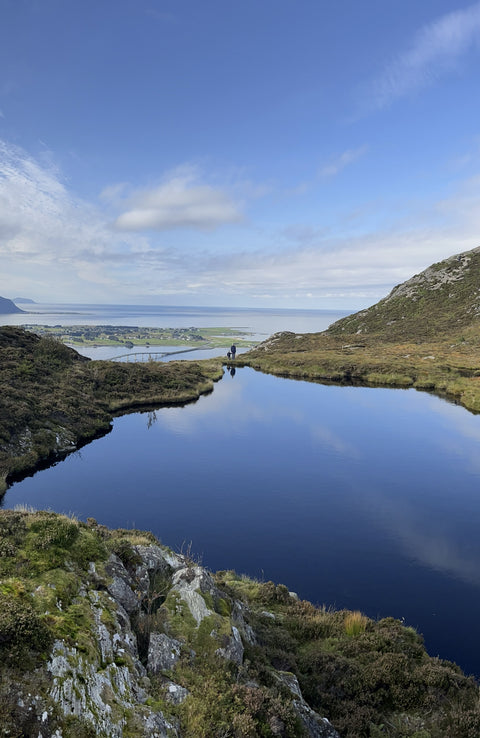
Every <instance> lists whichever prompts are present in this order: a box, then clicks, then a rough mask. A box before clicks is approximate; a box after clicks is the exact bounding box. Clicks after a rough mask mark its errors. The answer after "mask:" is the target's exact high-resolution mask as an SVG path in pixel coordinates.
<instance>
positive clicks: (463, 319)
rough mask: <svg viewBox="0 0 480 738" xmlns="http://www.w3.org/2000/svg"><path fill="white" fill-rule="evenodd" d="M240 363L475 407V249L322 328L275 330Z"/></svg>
mask: <svg viewBox="0 0 480 738" xmlns="http://www.w3.org/2000/svg"><path fill="white" fill-rule="evenodd" d="M237 364H241V365H243V366H252V367H254V368H255V369H259V370H261V371H264V372H269V373H271V374H278V375H282V376H288V377H295V378H301V379H310V380H314V381H320V382H339V383H350V384H351V383H354V384H355V383H356V384H363V385H369V386H375V385H378V386H391V387H415V388H416V389H421V390H428V391H431V392H435V393H437V394H439V395H441V396H443V397H448V398H450V399H452V400H454V401H455V402H458V403H460V404H462V405H463V406H464V407H466V408H467V409H469V410H471V411H473V412H480V248H479V249H474V250H473V251H468V252H466V253H463V254H459V255H457V256H452V257H451V258H450V259H446V260H445V261H442V262H439V263H438V264H434V265H433V266H431V267H429V268H428V269H426V270H425V271H424V272H422V273H421V274H418V275H416V276H414V277H412V279H410V280H408V281H407V282H404V283H403V284H401V285H399V286H398V287H395V288H394V289H393V290H392V292H391V293H390V294H389V295H388V296H387V297H386V298H384V299H383V300H380V302H378V303H377V304H376V305H373V306H372V307H371V308H368V310H361V311H360V312H358V313H355V314H354V315H349V316H347V317H346V318H342V319H341V320H339V321H337V322H336V323H334V324H333V325H332V326H330V328H328V329H327V330H326V331H324V332H322V333H309V334H300V335H296V334H294V333H289V332H285V333H278V334H276V335H274V336H272V337H271V338H269V339H268V340H267V341H264V342H263V343H262V344H260V345H259V346H257V347H256V348H255V349H254V350H253V351H249V352H248V353H246V354H242V355H241V356H240V357H238V358H237Z"/></svg>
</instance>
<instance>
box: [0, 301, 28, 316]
mask: <svg viewBox="0 0 480 738" xmlns="http://www.w3.org/2000/svg"><path fill="white" fill-rule="evenodd" d="M23 312H25V311H24V310H20V308H19V307H17V306H16V305H15V303H13V302H12V301H11V300H7V298H6V297H0V314H1V315H8V314H9V313H23Z"/></svg>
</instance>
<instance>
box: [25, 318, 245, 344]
mask: <svg viewBox="0 0 480 738" xmlns="http://www.w3.org/2000/svg"><path fill="white" fill-rule="evenodd" d="M23 327H24V328H25V329H26V330H29V331H32V332H33V333H36V334H37V335H38V336H50V337H53V338H58V340H59V341H62V343H66V344H69V345H72V346H95V347H96V346H125V348H126V349H131V348H134V347H135V346H190V347H198V348H216V347H221V348H228V347H229V346H230V345H231V343H232V341H233V342H235V343H236V344H237V346H239V347H248V348H250V347H251V346H253V345H255V343H256V342H255V341H252V340H250V339H249V338H248V336H249V335H250V334H249V333H248V332H246V331H243V330H238V329H236V328H194V327H191V328H144V327H143V326H142V327H138V326H137V327H134V326H133V327H132V326H121V325H69V326H62V325H56V326H48V325H30V324H28V325H24V326H23Z"/></svg>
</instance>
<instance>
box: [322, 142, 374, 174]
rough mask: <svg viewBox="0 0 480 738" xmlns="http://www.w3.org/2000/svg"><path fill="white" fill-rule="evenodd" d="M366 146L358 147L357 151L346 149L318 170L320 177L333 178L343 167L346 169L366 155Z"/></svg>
mask: <svg viewBox="0 0 480 738" xmlns="http://www.w3.org/2000/svg"><path fill="white" fill-rule="evenodd" d="M367 150H368V146H366V145H365V146H360V147H359V148H357V149H346V151H343V152H342V153H341V154H340V155H339V156H337V157H336V158H335V159H332V160H331V161H330V162H329V163H328V164H326V165H325V166H323V167H321V168H320V170H319V175H320V177H335V176H336V175H337V174H339V173H340V172H341V171H342V170H343V169H345V167H348V166H349V165H350V164H352V163H353V162H354V161H356V160H357V159H360V158H361V157H362V156H364V154H366V152H367Z"/></svg>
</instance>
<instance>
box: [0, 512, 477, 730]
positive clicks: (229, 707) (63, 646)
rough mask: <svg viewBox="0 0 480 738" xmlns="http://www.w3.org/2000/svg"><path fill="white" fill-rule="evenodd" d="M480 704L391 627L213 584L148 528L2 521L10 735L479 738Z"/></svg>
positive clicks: (219, 577) (270, 587) (0, 642)
mask: <svg viewBox="0 0 480 738" xmlns="http://www.w3.org/2000/svg"><path fill="white" fill-rule="evenodd" d="M478 704H479V690H478V686H477V685H476V684H475V682H474V680H473V679H471V678H467V677H465V676H464V675H463V674H462V673H461V671H460V669H458V667H456V666H454V665H453V664H451V663H449V662H444V661H440V660H439V659H432V658H430V657H429V656H428V655H427V654H426V652H425V650H424V648H423V645H422V639H421V637H420V636H419V635H418V634H417V633H416V632H415V631H414V630H413V629H411V628H405V627H404V626H403V625H402V624H401V623H399V622H398V621H396V620H393V619H391V618H387V619H385V620H381V621H379V622H374V621H372V620H369V619H368V618H366V617H365V616H363V615H361V614H360V613H358V612H357V613H351V612H346V611H341V612H334V611H328V610H326V609H325V608H316V607H314V606H313V605H311V604H310V603H308V602H302V601H300V600H299V599H298V597H297V596H296V595H295V594H294V593H291V592H289V591H288V589H287V588H286V587H285V586H282V585H275V584H273V583H272V582H258V581H254V580H252V579H248V578H247V577H243V576H238V575H236V574H235V573H234V572H231V571H223V572H217V574H212V573H211V572H209V571H208V570H207V569H205V568H204V567H202V566H200V565H199V564H198V562H195V561H194V560H192V559H191V558H190V557H189V556H186V555H182V554H177V553H173V552H172V551H171V550H169V549H168V548H166V547H165V546H162V545H161V544H160V543H159V541H158V540H157V539H155V538H154V537H153V535H152V534H150V533H144V532H140V531H127V530H116V531H115V530H109V529H107V528H106V527H104V526H102V525H99V524H98V523H97V522H96V521H95V520H93V519H89V520H88V521H87V523H82V522H79V521H77V520H75V519H74V518H72V517H67V516H64V515H58V514H55V513H51V512H26V511H22V510H15V511H12V510H2V511H0V733H1V734H2V735H5V736H12V735H15V736H20V735H21V736H24V737H26V738H29V737H31V738H74V737H76V738H79V737H86V738H89V737H93V736H100V737H104V738H107V737H108V738H127V736H139V737H141V736H145V738H147V736H148V737H149V738H151V737H157V738H193V737H195V738H215V737H218V738H220V737H221V736H223V737H224V738H227V737H228V736H231V737H232V738H249V737H255V736H266V737H268V736H283V737H284V738H293V737H294V736H306V737H307V738H308V737H310V738H339V736H341V737H342V738H354V737H355V738H361V737H362V736H365V738H366V737H367V736H370V737H372V736H380V735H382V736H383V735H388V736H392V737H393V736H397V737H398V738H400V736H402V737H406V736H411V737H412V738H414V736H415V738H419V736H421V737H422V738H435V737H437V736H438V737H439V736H445V735H449V736H450V738H470V737H471V738H473V736H478V734H479V730H480V709H479V707H478ZM387 725H388V726H389V727H388V728H386V726H387Z"/></svg>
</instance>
